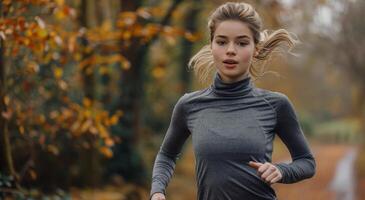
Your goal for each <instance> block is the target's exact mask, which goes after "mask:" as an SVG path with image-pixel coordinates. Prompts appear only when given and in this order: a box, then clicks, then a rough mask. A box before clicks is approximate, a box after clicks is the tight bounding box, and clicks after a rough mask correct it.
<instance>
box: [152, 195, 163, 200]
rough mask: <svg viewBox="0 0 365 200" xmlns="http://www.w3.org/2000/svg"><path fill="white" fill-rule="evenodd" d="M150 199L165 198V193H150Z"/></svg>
mask: <svg viewBox="0 0 365 200" xmlns="http://www.w3.org/2000/svg"><path fill="white" fill-rule="evenodd" d="M151 200H166V198H165V195H164V194H162V193H155V194H153V195H152V198H151Z"/></svg>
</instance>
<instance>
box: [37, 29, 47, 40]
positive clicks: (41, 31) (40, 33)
mask: <svg viewBox="0 0 365 200" xmlns="http://www.w3.org/2000/svg"><path fill="white" fill-rule="evenodd" d="M37 34H38V36H39V37H40V38H41V39H44V38H46V37H47V36H48V32H47V30H46V29H43V28H39V29H37Z"/></svg>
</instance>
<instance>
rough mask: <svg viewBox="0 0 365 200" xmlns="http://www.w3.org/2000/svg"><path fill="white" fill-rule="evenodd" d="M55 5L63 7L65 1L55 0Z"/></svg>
mask: <svg viewBox="0 0 365 200" xmlns="http://www.w3.org/2000/svg"><path fill="white" fill-rule="evenodd" d="M56 3H57V5H59V6H63V5H64V4H65V0H56Z"/></svg>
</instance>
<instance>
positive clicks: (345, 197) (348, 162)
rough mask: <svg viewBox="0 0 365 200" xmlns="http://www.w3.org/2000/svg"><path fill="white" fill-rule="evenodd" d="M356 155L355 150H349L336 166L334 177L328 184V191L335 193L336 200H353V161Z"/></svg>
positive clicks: (354, 182) (354, 183)
mask: <svg viewBox="0 0 365 200" xmlns="http://www.w3.org/2000/svg"><path fill="white" fill-rule="evenodd" d="M356 155H357V151H356V149H355V148H351V149H350V150H348V152H347V153H346V155H345V156H343V158H342V159H341V160H340V161H339V162H338V164H337V167H336V172H335V176H334V178H333V179H332V181H331V184H330V189H331V190H333V191H334V192H335V196H336V200H354V199H355V188H356V181H355V178H354V177H355V176H354V161H355V158H356Z"/></svg>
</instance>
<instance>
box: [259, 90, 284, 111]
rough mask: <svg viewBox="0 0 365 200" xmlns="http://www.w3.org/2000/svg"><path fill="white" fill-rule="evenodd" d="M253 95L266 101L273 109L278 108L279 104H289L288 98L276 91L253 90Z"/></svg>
mask: <svg viewBox="0 0 365 200" xmlns="http://www.w3.org/2000/svg"><path fill="white" fill-rule="evenodd" d="M253 91H254V92H253V93H254V95H255V96H257V97H260V98H264V99H265V100H266V101H268V102H269V103H270V104H272V105H273V106H274V107H278V106H279V105H281V104H283V103H284V104H285V103H290V100H289V97H288V96H287V95H286V94H284V93H282V92H278V91H272V90H268V89H263V88H255V89H254V90H253Z"/></svg>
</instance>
